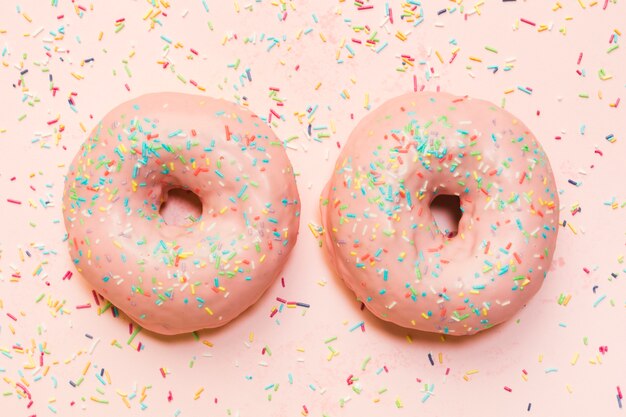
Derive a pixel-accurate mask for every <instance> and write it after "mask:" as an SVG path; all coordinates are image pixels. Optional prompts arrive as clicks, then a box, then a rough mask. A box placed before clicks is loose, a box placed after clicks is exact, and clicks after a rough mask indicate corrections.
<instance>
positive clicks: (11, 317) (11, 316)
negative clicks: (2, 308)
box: [7, 313, 17, 321]
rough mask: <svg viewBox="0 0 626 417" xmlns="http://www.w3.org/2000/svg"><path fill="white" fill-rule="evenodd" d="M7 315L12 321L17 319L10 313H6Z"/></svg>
mask: <svg viewBox="0 0 626 417" xmlns="http://www.w3.org/2000/svg"><path fill="white" fill-rule="evenodd" d="M7 316H9V318H10V319H11V320H13V321H17V318H15V316H14V315H13V314H11V313H7Z"/></svg>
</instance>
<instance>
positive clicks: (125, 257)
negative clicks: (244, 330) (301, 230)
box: [63, 93, 300, 334]
mask: <svg viewBox="0 0 626 417" xmlns="http://www.w3.org/2000/svg"><path fill="white" fill-rule="evenodd" d="M172 189H180V190H184V191H191V192H193V193H195V194H196V195H197V196H198V198H199V199H200V201H201V203H202V213H201V216H199V217H198V218H190V219H188V221H186V222H184V223H183V224H167V223H166V222H165V221H164V219H163V218H162V217H161V215H160V214H159V209H160V207H161V205H162V204H163V203H164V202H165V200H166V199H167V196H168V192H169V191H170V190H172ZM63 211H64V218H65V225H66V228H67V232H68V237H67V238H68V243H69V249H70V255H71V257H72V260H73V262H74V264H75V265H76V268H77V269H78V271H79V272H80V273H81V274H82V275H83V277H84V278H85V279H87V281H89V283H91V285H92V286H93V287H95V289H96V290H97V291H98V292H100V293H101V294H102V295H103V296H105V297H106V298H108V299H109V300H110V301H111V302H112V303H113V304H114V305H115V306H117V307H118V308H120V309H121V310H122V311H124V312H125V313H126V314H127V315H128V316H130V317H131V318H132V319H133V320H135V321H136V322H137V323H139V324H140V325H141V326H143V327H144V328H147V329H149V330H152V331H155V332H158V333H162V334H178V333H185V332H191V331H195V330H198V329H202V328H212V327H218V326H221V325H224V324H226V323H228V322H229V321H231V320H232V319H234V318H235V317H237V316H238V315H239V314H240V313H242V312H243V311H244V310H246V309H247V308H248V307H249V306H251V305H252V304H253V303H254V302H255V301H257V300H258V298H259V297H260V296H261V295H262V294H263V292H264V291H265V290H266V289H267V288H268V287H269V285H270V284H271V283H272V282H273V280H274V279H275V278H276V276H277V275H278V274H279V272H280V270H281V268H282V266H283V265H284V263H285V261H286V259H287V256H288V255H289V252H290V251H291V249H292V248H293V246H294V245H295V243H296V239H297V235H298V225H299V221H300V219H299V214H300V200H299V197H298V191H297V188H296V181H295V177H294V172H293V169H292V166H291V164H290V162H289V160H288V158H287V154H286V152H285V149H284V145H283V142H281V141H280V140H278V139H277V137H276V136H275V134H274V133H273V132H272V130H271V129H270V127H269V126H267V124H266V123H265V122H263V121H262V120H261V119H259V118H258V117H257V116H256V115H254V114H253V113H251V112H250V111H248V110H247V109H244V108H242V107H239V106H237V105H235V104H234V103H229V102H227V101H223V100H216V99H212V98H208V97H204V96H198V95H189V94H179V93H157V94H148V95H144V96H141V97H139V98H137V99H134V100H131V101H129V102H126V103H123V104H121V105H120V106H118V107H116V108H115V109H113V110H112V111H111V112H109V113H108V114H107V115H106V116H105V117H104V119H103V120H102V121H101V122H100V123H99V124H98V125H97V127H95V129H94V130H93V131H92V132H91V134H90V135H89V137H88V139H87V140H86V142H85V143H84V144H83V145H82V147H81V148H80V150H79V152H78V154H77V155H76V157H75V158H74V161H73V162H72V164H71V167H70V169H69V173H68V176H67V178H66V183H65V192H64V196H63Z"/></svg>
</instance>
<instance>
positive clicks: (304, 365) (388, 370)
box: [0, 0, 626, 417]
mask: <svg viewBox="0 0 626 417" xmlns="http://www.w3.org/2000/svg"><path fill="white" fill-rule="evenodd" d="M58 3H59V5H58V7H54V6H51V5H50V2H45V4H42V3H41V2H35V1H21V2H19V3H17V2H15V1H3V2H1V3H0V16H2V18H1V19H0V62H1V63H2V65H0V97H1V100H2V103H3V106H2V113H0V149H1V150H2V151H1V152H0V185H1V186H0V193H1V198H0V212H1V213H2V216H1V217H0V250H1V251H2V252H1V255H0V256H1V259H0V300H1V308H0V387H1V388H0V392H1V393H2V394H5V395H2V396H0V407H2V410H3V412H2V414H3V415H8V416H11V417H13V416H30V415H34V414H36V415H37V416H52V415H63V416H65V415H89V416H111V415H120V416H131V415H133V416H135V415H156V414H158V415H165V416H174V415H176V413H177V410H180V415H181V416H197V415H207V414H210V415H216V416H227V415H232V416H236V415H240V416H259V415H262V416H282V415H301V413H304V414H307V413H306V412H305V409H304V407H306V410H308V415H311V416H322V415H328V416H332V417H334V416H362V415H376V416H378V415H380V416H383V415H384V416H394V415H398V416H414V415H429V416H453V415H468V416H477V415H501V414H502V413H507V415H512V416H517V415H538V416H554V415H583V414H584V415H588V414H591V413H594V414H596V415H603V416H619V415H623V414H624V412H625V411H624V409H620V408H619V405H618V400H617V395H618V390H617V388H618V386H619V387H621V390H622V391H624V390H625V387H626V378H625V377H624V369H626V355H625V354H624V351H625V349H626V336H625V334H624V332H623V324H624V321H625V319H626V317H625V313H626V309H625V306H626V298H625V295H624V294H626V288H625V284H624V276H625V272H624V269H625V268H626V265H625V264H624V261H623V259H624V258H623V256H624V255H625V253H624V252H625V251H626V248H625V246H624V245H625V234H624V233H625V230H624V225H625V224H626V214H625V211H624V210H625V208H624V205H625V203H626V190H625V187H624V185H623V183H622V182H623V180H622V179H623V178H624V176H625V174H626V168H625V167H624V157H625V155H626V145H625V143H626V141H625V139H624V138H625V137H626V129H625V128H624V122H623V120H624V119H625V114H624V109H625V106H624V103H621V104H618V105H615V104H616V103H617V100H618V98H620V97H621V99H622V101H623V100H624V99H625V97H626V94H625V93H626V91H625V90H626V89H625V85H626V79H625V78H624V71H623V67H624V65H625V64H626V58H625V56H624V47H623V45H622V46H620V47H618V48H617V49H611V48H613V47H612V45H615V43H613V44H611V43H609V42H616V41H617V45H620V39H619V36H618V33H617V32H619V33H621V34H623V33H624V32H625V31H626V27H624V22H623V19H622V16H624V14H625V13H626V9H625V4H624V3H623V2H613V1H610V2H607V5H606V10H603V7H604V1H600V2H599V3H596V4H595V5H592V3H590V2H587V1H584V0H582V1H581V3H578V2H569V3H565V2H561V5H562V8H560V9H558V7H557V8H556V11H553V10H552V8H553V6H554V5H553V4H547V3H545V2H521V1H517V2H494V3H490V2H485V3H484V4H482V3H477V4H476V7H474V6H475V5H474V4H473V3H472V4H470V3H466V2H463V4H464V6H463V7H464V11H461V6H459V5H455V4H454V3H451V2H446V3H445V4H443V3H439V4H425V5H424V20H423V22H422V23H420V24H419V25H418V26H416V27H414V26H413V23H412V22H409V21H408V20H410V19H409V18H407V17H405V18H401V15H402V14H403V9H402V7H401V6H402V4H401V3H400V2H395V1H390V2H389V4H390V7H391V10H392V14H393V20H394V22H393V23H391V22H387V23H384V21H385V3H384V2H370V3H365V4H366V5H371V6H374V7H373V8H365V9H362V10H359V8H358V6H357V5H355V4H354V3H352V2H350V3H348V2H338V1H337V2H335V1H323V2H295V1H294V2H286V3H284V10H281V7H282V6H274V5H273V4H272V3H271V2H268V1H264V2H261V3H256V2H245V1H238V3H233V2H225V3H221V2H220V3H218V2H216V1H207V4H208V8H209V12H208V13H207V12H206V11H205V9H204V7H203V3H202V1H201V0H199V1H188V2H187V1H185V2H182V1H170V4H171V7H169V8H167V9H166V8H164V7H163V6H161V7H160V10H161V12H165V13H166V14H167V16H163V15H159V16H157V18H156V20H158V22H159V23H152V22H151V19H150V18H146V19H145V20H144V19H143V18H144V16H145V15H146V14H147V13H148V12H149V11H150V10H151V6H150V5H149V4H148V3H146V2H131V1H128V2H123V5H120V6H118V7H114V6H112V4H113V2H106V3H101V2H95V1H94V2H90V1H87V0H85V1H81V0H77V1H76V2H74V3H71V2H69V1H64V0H59V1H58ZM115 4H118V2H115ZM119 4H122V3H119ZM276 4H282V3H280V2H276ZM581 4H582V6H584V8H583V7H582V6H581ZM18 5H19V12H18V10H16V9H17V7H16V6H18ZM79 6H80V7H82V9H80V8H79ZM444 7H448V8H449V9H448V10H447V11H446V12H443V13H442V14H438V11H440V10H441V9H443V8H444ZM453 8H454V11H452V9H453ZM83 9H84V10H83ZM409 9H410V8H409ZM417 10H419V8H418V9H417ZM152 13H153V14H154V13H156V12H155V11H153V12H152ZM285 13H286V15H285ZM408 13H409V12H406V14H408ZM313 14H314V15H315V17H314V16H313ZM465 14H467V16H465ZM60 16H62V17H60ZM122 18H124V19H125V20H124V21H120V22H118V23H117V25H116V21H118V20H119V19H122ZM522 18H523V19H525V20H526V21H527V22H531V23H532V24H530V23H525V22H523V21H520V19H522ZM279 19H280V20H279ZM316 21H317V23H316ZM209 22H210V24H209ZM151 23H152V24H153V26H154V29H152V30H150V26H151ZM381 24H384V27H381V26H380V25H381ZM533 24H534V25H533ZM122 25H123V28H121V29H120V26H122ZM365 25H367V26H368V27H369V28H370V29H371V31H370V32H369V33H367V30H366V29H358V30H355V28H358V27H361V26H363V27H364V26H365ZM541 25H545V29H544V28H543V27H542V26H541ZM211 27H212V29H211ZM61 28H62V29H61ZM61 30H62V31H63V32H64V33H65V35H64V36H63V35H61V33H60V31H61ZM116 30H118V32H117V33H116ZM374 31H376V32H377V35H376V36H375V39H377V40H378V41H377V43H376V45H375V46H371V47H369V46H367V45H368V44H367V42H366V41H367V40H368V39H369V38H370V37H372V35H373V33H374ZM398 31H401V32H402V34H400V35H398V36H399V37H396V34H397V32H398ZM100 32H102V33H103V35H102V38H101V40H98V38H99V35H100ZM409 32H410V33H409ZM262 34H263V38H261V36H262ZM25 35H28V36H25ZM161 36H163V37H164V38H165V40H164V39H163V38H161ZM283 37H284V38H283ZM403 37H406V38H407V39H406V41H402V40H400V38H403ZM353 38H354V39H355V40H357V41H360V42H361V43H360V44H359V43H357V42H354V41H352V39H353ZM272 39H275V41H274V40H272ZM344 39H345V41H344ZM168 41H171V43H168ZM343 42H345V45H344V43H343ZM385 42H387V43H388V44H387V46H386V47H384V48H383V49H382V50H380V48H381V47H382V45H384V44H385ZM274 43H275V45H273V44H274ZM177 45H179V47H177ZM272 45H273V46H272ZM346 45H349V47H350V49H352V51H354V56H353V57H350V55H351V54H352V52H350V50H349V49H348V48H347V46H346ZM270 46H271V49H269V51H268V48H270ZM486 46H488V47H490V48H491V49H495V50H497V53H494V52H491V51H489V50H487V49H485V47H486ZM5 47H6V50H5V49H4V48H5ZM191 49H193V50H194V51H196V52H197V55H196V53H194V52H193V51H191ZM610 49H611V51H610V52H609V50H610ZM377 50H380V52H378V53H377V52H376V51H377ZM454 51H457V53H456V56H455V55H454V54H453V52H454ZM581 53H582V54H583V55H582V58H580V63H578V61H579V56H580V54H581ZM47 54H49V55H50V56H48V55H47ZM401 55H407V56H409V58H405V60H406V61H407V62H410V64H412V65H410V64H407V63H405V64H402V59H401V58H400V56H401ZM438 56H440V57H441V60H440V59H439V57H438ZM90 58H93V61H87V62H84V60H88V59H90ZM453 58H454V59H453ZM338 59H339V60H341V61H342V63H339V62H338ZM411 59H414V60H411ZM420 61H423V62H424V64H421V63H420ZM450 61H452V62H450ZM493 65H495V66H497V67H498V71H497V72H495V73H494V69H493V68H492V69H489V68H488V67H490V66H493ZM164 67H165V68H164ZM431 68H432V71H431ZM246 69H249V70H250V74H249V77H248V74H247V72H246ZM505 69H506V70H505ZM26 70H28V72H25V71H26ZM577 70H578V71H579V72H580V74H579V73H577ZM72 74H74V75H72ZM427 74H428V76H427ZM51 75H52V83H51V81H50V76H51ZM413 75H415V76H416V84H417V87H418V89H419V88H422V86H425V89H427V90H435V89H436V88H437V87H438V86H440V87H441V88H442V89H444V90H447V91H450V92H452V93H454V94H457V95H464V94H468V95H471V96H473V97H477V98H482V99H486V100H489V101H492V102H494V103H496V104H498V105H504V107H505V108H506V109H507V110H508V111H510V112H511V113H513V114H515V115H516V116H517V117H519V118H520V120H523V121H524V123H525V124H526V125H528V127H529V128H530V129H531V130H532V131H533V132H534V133H535V135H536V136H537V137H538V138H539V140H540V141H541V143H542V146H543V147H544V149H545V150H546V152H547V154H548V156H549V157H550V162H551V165H552V167H553V169H554V172H555V177H556V181H557V186H558V188H559V190H560V206H561V207H560V208H561V213H560V216H561V220H565V221H567V224H568V226H565V227H562V228H561V230H560V232H559V237H558V242H557V248H556V253H555V256H554V261H553V265H552V269H551V271H550V275H549V278H548V280H547V281H546V282H545V284H544V286H543V287H542V289H541V291H540V292H539V293H538V294H537V295H536V297H534V298H533V300H532V301H531V302H530V303H529V304H528V306H527V307H526V308H525V309H523V310H522V311H521V312H520V313H519V314H517V315H516V316H515V317H514V318H513V319H512V320H510V321H508V322H507V323H505V324H503V325H501V326H498V327H497V328H494V329H492V330H489V331H486V332H483V333H482V334H479V335H477V336H472V337H468V338H446V339H445V341H442V340H441V338H440V336H437V335H425V334H421V333H418V332H414V331H409V330H406V329H403V328H400V327H397V326H392V325H389V324H387V323H384V322H382V321H380V320H378V319H376V318H375V317H373V316H372V315H371V314H370V313H369V312H367V311H361V309H360V305H359V303H357V302H355V301H354V296H353V294H352V293H351V292H350V291H349V290H348V289H347V288H345V286H344V285H343V283H342V282H341V281H340V280H339V278H338V277H336V276H335V274H334V273H333V271H332V269H331V268H330V266H329V264H328V260H327V258H326V256H325V255H324V252H323V250H321V249H320V248H319V244H318V240H317V239H316V238H315V237H314V235H313V234H312V233H311V232H310V230H309V228H308V227H307V225H308V224H309V223H313V224H314V225H313V226H312V228H313V230H316V229H315V225H319V224H320V219H319V214H318V207H319V195H320V193H321V191H322V187H323V186H324V183H325V181H326V180H327V178H328V177H329V176H330V174H331V172H332V170H333V166H334V163H335V161H336V158H337V156H338V154H339V151H340V149H339V147H338V144H339V145H343V144H345V141H346V139H347V137H348V135H349V133H350V132H351V131H352V129H353V128H354V127H355V126H356V124H357V122H358V121H359V120H361V118H362V117H364V116H365V115H366V114H368V112H369V111H370V109H373V108H375V107H377V106H378V105H380V104H382V103H383V102H384V101H386V100H387V99H389V98H392V97H394V96H397V95H400V94H402V93H406V92H408V91H412V90H413V89H414V79H413ZM192 80H193V83H192V82H191V81H192ZM194 84H197V85H198V86H200V87H202V88H204V89H205V90H206V92H205V93H203V92H202V91H198V88H196V87H195V86H194ZM318 85H319V86H318ZM126 86H128V89H130V92H129V91H128V89H127V87H126ZM51 87H52V88H58V90H54V91H56V93H55V94H56V95H55V96H53V94H52V91H51ZM316 87H317V88H316ZM518 87H519V88H521V89H519V88H518ZM529 88H530V89H532V91H530V90H529ZM522 90H526V92H524V91H522ZM155 91H179V92H186V93H203V94H207V95H209V96H213V97H223V98H225V99H228V100H231V101H237V100H239V101H240V102H241V103H244V102H245V103H247V104H248V107H249V108H250V109H251V110H253V111H254V112H255V113H257V114H258V115H259V116H261V117H266V118H268V117H269V116H270V114H272V116H271V122H272V123H273V125H274V127H273V129H274V131H275V132H276V134H277V136H278V137H279V138H281V139H282V140H285V141H286V142H287V148H288V150H287V152H288V155H289V157H290V159H291V162H292V164H293V166H294V168H295V170H296V171H297V174H298V177H297V180H298V186H299V191H300V195H301V198H302V223H301V229H300V230H301V235H300V239H299V241H298V244H297V245H296V247H295V248H294V251H293V252H292V257H291V258H290V260H289V261H288V263H287V266H286V268H285V269H284V270H283V272H282V275H281V276H283V277H284V287H283V285H282V283H281V280H280V279H279V280H278V281H276V282H275V284H274V285H272V287H270V289H269V290H268V291H267V292H266V294H265V295H264V296H263V297H262V298H261V299H260V301H259V302H258V303H257V304H256V305H255V306H254V307H252V308H251V309H250V310H248V311H247V312H246V313H244V314H243V315H242V316H241V317H240V318H238V319H236V320H235V321H233V322H232V323H231V324H230V325H228V326H226V327H223V328H221V329H218V330H213V331H202V332H200V333H199V334H198V339H199V340H196V339H195V338H194V337H193V336H192V335H182V336H176V337H163V336H156V335H154V334H151V333H150V332H148V331H141V332H140V333H138V334H137V335H136V336H135V337H134V338H133V339H132V340H131V341H130V342H129V343H127V342H128V341H129V336H130V334H129V326H128V323H129V322H128V319H126V318H125V317H123V316H122V317H119V318H114V317H113V315H112V309H110V308H109V309H108V310H107V311H106V312H104V313H103V314H102V315H100V316H98V314H97V312H98V306H97V305H96V303H95V301H94V298H93V296H92V294H91V288H90V287H89V286H88V285H87V284H86V283H85V281H84V280H82V279H80V277H79V276H78V275H77V274H76V273H75V270H74V268H73V267H72V264H71V262H70V258H69V255H68V254H67V250H66V246H65V243H64V242H63V236H64V233H65V229H64V225H63V218H62V213H61V197H62V191H63V180H64V175H65V174H66V172H67V169H68V166H69V164H70V162H71V160H72V157H73V156H74V154H75V152H76V151H77V150H78V148H79V146H80V144H81V143H82V142H83V140H84V139H85V136H86V132H88V131H90V130H91V129H92V128H93V127H94V126H95V124H96V123H97V121H98V120H99V119H100V118H101V117H102V116H104V115H105V114H106V112H108V111H109V110H110V109H112V108H113V107H115V106H117V105H118V104H120V103H122V102H124V101H126V100H128V99H130V98H133V97H136V96H139V95H141V94H143V93H148V92H155ZM72 93H75V95H72ZM529 93H530V94H529ZM68 98H71V100H72V102H73V105H71V106H70V103H68ZM272 111H273V113H271V112H272ZM280 116H282V118H281V117H280ZM309 118H310V119H311V125H312V127H311V134H312V137H311V138H309V137H308V135H307V130H308V127H307V125H308V120H309ZM81 125H82V126H84V129H83V128H82V127H81ZM610 134H613V135H614V136H613V138H614V139H615V140H612V139H611V140H607V139H606V137H607V136H609V135H610ZM609 138H610V137H609ZM568 180H572V182H574V183H575V184H576V185H574V184H571V183H569V182H568ZM16 202H21V204H17V203H16ZM579 209H580V210H579ZM67 271H70V272H73V273H74V275H73V276H72V277H71V278H70V279H67V278H66V279H63V278H64V277H69V274H67ZM586 271H588V272H586ZM612 274H614V275H612ZM40 297H41V299H40ZM277 297H278V298H281V299H283V300H286V301H294V302H301V303H305V304H310V307H309V308H306V307H300V306H297V307H287V306H286V305H283V304H282V303H281V302H279V301H277V300H276V298H277ZM37 300H39V301H37ZM559 300H561V302H560V303H559ZM566 300H567V301H566ZM87 305H89V306H90V307H89V308H87ZM281 306H282V307H281ZM100 307H103V304H101V305H100ZM273 308H279V309H280V310H279V311H278V312H277V313H275V314H274V316H273V317H271V318H270V315H271V314H272V311H273ZM361 322H364V325H363V327H364V330H365V331H362V330H361V328H359V326H358V325H359V324H360V323H361ZM355 326H356V329H355V330H353V331H350V329H351V328H354V327H355ZM86 335H88V336H86ZM335 338H336V339H335ZM203 341H206V343H202V342H203ZM139 343H141V345H139ZM138 347H139V349H140V351H139V352H138V351H137V348H138ZM41 351H43V352H44V354H43V355H42V354H41ZM333 352H335V353H333ZM270 353H271V354H270ZM429 354H431V357H432V365H431V361H430V360H429V356H428V355H429ZM440 355H441V356H440ZM440 357H441V360H440V359H439V358H440ZM40 358H43V359H40ZM40 360H42V361H43V367H40ZM102 369H104V370H105V372H103V376H102V377H101V378H102V379H103V381H104V384H103V383H102V382H100V380H99V379H98V377H96V374H98V375H100V373H101V372H102ZM83 372H85V376H84V377H83V380H82V382H81V383H80V385H77V386H76V387H74V386H73V385H72V384H75V385H76V384H77V383H78V382H79V381H81V376H82V374H83ZM524 372H526V373H524ZM163 374H165V376H163ZM107 375H108V377H109V379H110V383H109V382H108V380H107ZM290 375H291V377H290ZM351 375H352V377H351V378H350V381H353V383H352V384H351V385H349V384H348V383H347V380H348V379H349V377H350V376H351ZM290 378H291V379H290ZM22 379H23V380H22ZM357 379H358V380H357ZM290 381H292V382H291V383H290ZM70 382H71V383H70ZM16 383H19V384H21V385H22V386H23V387H24V388H26V389H28V391H29V393H30V395H31V396H32V400H33V405H32V406H31V407H30V408H29V409H27V408H26V406H27V404H28V400H27V399H26V398H20V394H19V393H21V392H23V388H21V387H20V386H17V385H15V384H16ZM26 383H27V384H29V385H28V386H26V385H25V384H26ZM504 387H508V388H509V389H510V392H509V391H507V390H505V388H504ZM201 389H203V391H201V392H200V390H201ZM169 392H171V398H172V399H171V401H168V396H169V394H168V393H169ZM198 392H200V394H199V395H196V393H198ZM124 394H125V395H127V396H126V397H123V396H122V395H124ZM427 394H429V395H427ZM92 397H93V399H92ZM196 397H197V399H194V398H196ZM124 398H126V400H124ZM94 399H95V400H99V401H102V400H104V401H107V402H108V403H107V404H103V403H99V402H96V401H94ZM124 401H128V407H130V408H128V407H127V405H126V404H125V402H124ZM529 403H532V407H531V410H530V412H528V411H526V410H527V408H528V405H529ZM142 407H147V408H146V410H145V411H143V412H141V411H140V410H141V408H142ZM83 409H84V411H82V410H83ZM53 410H56V414H55V412H54V411H53Z"/></svg>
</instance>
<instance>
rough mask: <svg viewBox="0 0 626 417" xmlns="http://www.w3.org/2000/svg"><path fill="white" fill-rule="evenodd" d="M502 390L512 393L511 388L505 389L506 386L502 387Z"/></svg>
mask: <svg viewBox="0 0 626 417" xmlns="http://www.w3.org/2000/svg"><path fill="white" fill-rule="evenodd" d="M504 390H505V391H508V392H512V391H513V390H512V389H511V388H509V387H507V386H506V385H505V386H504Z"/></svg>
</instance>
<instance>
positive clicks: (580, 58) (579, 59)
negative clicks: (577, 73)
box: [576, 52, 583, 65]
mask: <svg viewBox="0 0 626 417" xmlns="http://www.w3.org/2000/svg"><path fill="white" fill-rule="evenodd" d="M582 60H583V53H582V52H581V53H579V54H578V62H577V63H576V64H577V65H580V63H581V62H582Z"/></svg>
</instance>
